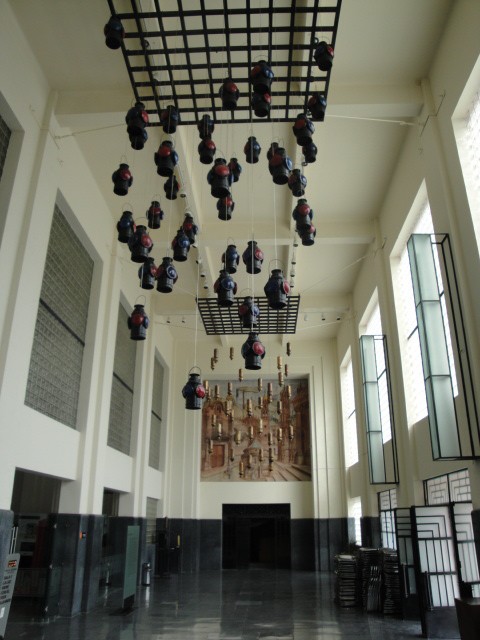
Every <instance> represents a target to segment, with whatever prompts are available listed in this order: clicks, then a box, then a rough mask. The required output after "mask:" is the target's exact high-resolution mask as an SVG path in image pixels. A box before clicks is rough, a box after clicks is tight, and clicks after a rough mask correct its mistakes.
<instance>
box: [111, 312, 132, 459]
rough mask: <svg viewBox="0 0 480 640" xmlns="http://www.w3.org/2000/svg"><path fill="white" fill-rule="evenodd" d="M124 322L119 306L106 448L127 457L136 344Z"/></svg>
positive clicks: (125, 315)
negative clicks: (110, 448)
mask: <svg viewBox="0 0 480 640" xmlns="http://www.w3.org/2000/svg"><path fill="white" fill-rule="evenodd" d="M127 322H128V313H127V312H126V311H125V309H124V308H123V306H122V305H119V310H118V322H117V337H116V342H115V359H114V362H113V381H112V395H111V398H110V419H109V423H108V439H107V444H108V446H109V447H112V448H113V449H116V450H117V451H121V452H122V453H125V454H127V455H130V440H131V434H132V409H133V389H134V384H135V357H136V347H137V343H136V341H135V340H131V339H130V335H129V331H128V328H127Z"/></svg>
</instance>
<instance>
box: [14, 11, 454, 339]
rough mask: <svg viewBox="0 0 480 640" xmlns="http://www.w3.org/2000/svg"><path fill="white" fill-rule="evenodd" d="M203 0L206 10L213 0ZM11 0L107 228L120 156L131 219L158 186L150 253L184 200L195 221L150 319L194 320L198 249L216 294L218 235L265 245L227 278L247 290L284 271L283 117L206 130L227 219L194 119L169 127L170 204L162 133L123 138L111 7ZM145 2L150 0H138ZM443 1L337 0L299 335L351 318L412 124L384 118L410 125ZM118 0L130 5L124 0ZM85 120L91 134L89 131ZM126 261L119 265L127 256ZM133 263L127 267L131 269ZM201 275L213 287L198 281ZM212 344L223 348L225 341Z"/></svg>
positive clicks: (122, 84)
mask: <svg viewBox="0 0 480 640" xmlns="http://www.w3.org/2000/svg"><path fill="white" fill-rule="evenodd" d="M211 1H212V2H216V1H217V0H211ZM285 1H286V0H282V5H283V4H285ZM326 1H327V0H324V1H323V2H321V4H323V3H324V2H325V3H326ZM262 3H263V4H264V5H265V6H268V0H252V6H254V7H257V6H259V7H260V6H262ZM206 4H207V6H209V4H210V3H209V0H207V3H206ZM287 4H288V2H287ZM10 5H11V7H12V9H13V11H14V13H15V14H16V16H17V19H18V21H19V24H20V26H21V28H22V29H23V31H24V33H25V35H26V37H27V40H28V42H29V43H30V46H31V47H32V49H33V51H34V53H35V55H36V57H37V60H38V62H39V64H40V66H41V67H42V69H43V71H44V73H45V75H46V77H47V79H48V81H49V83H50V85H51V87H52V88H53V89H56V90H57V91H58V102H57V116H58V120H59V122H60V124H61V125H62V127H68V129H66V130H64V131H62V133H65V132H74V134H75V137H76V140H77V141H78V144H79V145H80V148H81V150H82V152H83V153H84V155H85V157H86V160H87V162H88V164H89V166H90V168H91V170H92V173H93V175H95V176H96V178H97V180H98V184H99V187H100V189H101V190H102V192H103V193H104V195H105V199H106V201H107V202H108V204H109V206H110V208H111V212H112V229H113V226H114V223H115V222H116V220H117V219H118V218H119V217H120V214H121V211H122V209H123V208H124V204H125V203H124V202H123V199H120V198H118V197H117V196H115V195H114V194H113V192H112V183H111V174H112V172H113V171H114V170H115V169H116V168H117V167H118V164H119V162H120V158H121V156H122V155H123V154H126V156H127V159H128V162H129V164H130V167H131V169H132V173H133V175H134V180H135V184H134V186H135V188H132V190H131V194H129V196H128V197H127V200H128V202H129V203H130V204H131V205H132V208H133V211H134V212H135V213H136V216H137V217H140V216H142V215H144V214H145V211H146V209H147V208H148V205H149V203H150V201H151V200H152V199H153V198H154V195H155V194H160V199H161V202H162V207H163V209H164V211H165V214H166V219H165V221H164V222H163V223H162V227H161V229H160V230H158V231H152V237H153V239H154V242H155V247H154V250H153V252H152V255H153V256H155V258H156V261H157V262H159V261H160V260H161V258H162V257H163V255H167V253H166V252H167V250H168V246H169V244H170V242H171V240H172V238H173V236H174V235H175V232H176V230H177V228H178V227H179V226H180V224H181V220H182V219H183V213H184V209H185V206H186V205H188V207H189V208H190V210H191V211H192V212H193V215H194V217H195V219H196V221H197V223H198V224H199V226H200V228H201V233H200V235H199V238H198V250H197V249H192V251H191V253H192V258H191V259H189V260H188V262H187V263H183V264H179V263H176V267H177V270H178V272H179V281H178V283H177V285H176V287H175V288H176V291H174V292H173V293H172V294H169V295H165V294H160V293H157V292H156V291H154V292H152V293H151V294H149V295H153V296H154V308H155V312H156V314H158V317H156V318H155V321H156V322H166V320H167V317H170V320H171V324H170V326H175V325H178V332H177V335H179V336H181V337H182V338H184V337H185V329H190V330H191V329H192V328H193V326H194V324H195V313H196V307H195V302H194V300H195V294H196V288H197V284H196V276H197V265H196V264H195V260H194V258H195V257H197V255H199V256H200V257H201V259H202V265H201V268H202V269H205V271H206V274H207V276H206V278H205V279H201V280H200V292H201V295H203V294H205V295H214V294H213V291H212V289H213V282H214V281H215V279H216V278H217V276H218V271H219V269H220V268H221V255H222V253H223V251H224V249H225V247H226V244H227V239H230V241H233V242H234V244H236V245H237V248H238V249H239V252H240V253H242V252H243V250H244V248H245V247H246V242H247V240H249V239H251V238H252V235H254V237H255V239H256V240H257V241H258V243H259V245H260V246H261V248H262V249H263V250H264V253H265V262H264V268H263V271H262V273H261V274H260V275H257V276H256V277H255V279H252V278H251V277H247V275H246V274H245V272H244V268H243V265H241V266H240V268H239V271H238V272H237V274H236V275H235V276H234V277H235V279H236V280H237V283H238V289H239V291H244V290H245V289H250V291H251V290H252V289H253V291H254V293H255V295H263V287H264V285H265V283H266V281H267V279H268V270H269V264H270V263H271V261H272V260H275V259H277V260H280V262H281V263H282V265H283V268H284V271H285V273H286V274H289V273H290V269H291V265H290V263H291V260H292V255H293V247H292V245H293V237H294V233H293V229H294V224H293V221H292V216H291V214H292V210H293V208H294V206H295V204H296V199H295V198H292V195H291V193H290V191H289V189H288V187H287V186H277V187H275V188H274V185H273V182H272V180H271V177H270V175H269V173H268V168H267V165H266V157H265V154H266V151H267V149H268V146H269V144H270V143H271V142H272V141H274V140H277V141H281V142H283V145H284V146H285V147H286V149H287V151H288V152H289V154H290V156H291V158H292V160H293V161H294V163H295V164H296V165H297V166H299V163H300V162H301V156H300V147H298V146H297V145H296V143H295V139H294V137H293V134H292V131H291V129H292V124H290V123H288V124H287V123H278V122H277V123H275V122H274V123H271V122H270V123H268V122H265V121H262V120H259V119H255V120H254V122H253V123H252V124H251V125H250V124H235V125H227V124H222V125H219V126H217V128H216V129H215V133H214V135H213V138H214V140H215V142H216V145H217V149H218V150H219V151H221V152H222V154H223V155H224V156H225V157H226V158H227V160H228V158H230V157H231V156H233V155H236V156H237V157H238V158H239V160H240V163H241V164H242V166H243V173H242V176H241V179H240V182H239V183H237V184H236V185H234V189H233V197H234V200H235V211H234V215H233V219H232V221H231V222H223V221H220V220H218V218H217V211H216V199H214V198H213V197H212V196H211V195H210V193H209V191H210V188H209V185H208V184H207V182H206V174H207V172H208V170H209V168H210V167H209V166H208V165H202V164H201V163H200V162H199V160H198V153H197V145H198V143H199V141H200V139H199V136H198V132H197V130H196V128H195V127H192V126H184V127H179V129H178V131H177V134H176V136H175V145H176V148H177V151H178V153H179V155H180V165H181V175H182V178H183V185H182V186H183V187H184V189H185V191H186V194H187V198H186V199H180V198H179V199H177V200H176V201H175V202H173V203H171V202H169V201H168V200H166V199H165V197H164V192H163V182H164V179H163V178H159V177H158V176H157V175H156V172H155V166H154V163H153V153H154V151H155V150H156V148H157V147H158V144H159V141H160V139H161V136H162V134H163V132H162V130H161V129H160V128H158V127H155V128H150V129H149V141H148V142H147V145H146V146H145V149H144V150H143V151H135V152H134V151H132V150H131V149H130V146H129V143H128V137H127V134H126V130H125V129H126V127H125V124H124V117H125V113H126V111H127V110H128V109H129V108H130V106H131V105H132V91H131V88H130V84H129V79H128V75H127V72H126V69H125V66H124V62H123V58H122V55H121V53H120V52H118V51H111V50H109V49H107V47H106V46H105V44H104V37H103V25H104V24H105V23H106V22H107V20H108V18H109V15H110V13H109V9H108V3H107V0H82V2H77V1H76V0H42V2H39V1H38V0H10ZM141 5H142V7H143V8H145V7H146V6H148V2H147V0H144V1H143V2H142V3H141ZM451 5H452V0H421V1H419V0H401V1H400V2H399V1H398V0H343V3H342V9H341V12H340V21H339V29H338V36H337V41H336V49H335V60H334V66H333V69H332V74H331V84H330V89H329V101H328V107H327V117H326V119H325V122H324V123H316V132H315V135H314V142H315V144H316V145H317V147H318V150H319V151H318V156H317V161H316V163H314V164H310V165H308V166H307V167H305V175H306V177H307V179H308V186H307V191H306V197H307V199H308V202H309V204H310V206H311V207H312V209H313V210H314V212H315V217H314V224H315V225H316V228H317V238H316V242H315V245H314V246H312V247H302V246H301V245H300V246H299V247H298V249H297V250H296V267H295V271H296V275H295V288H294V290H293V292H292V293H293V294H295V295H298V294H300V295H301V308H300V314H299V323H298V332H297V336H296V337H295V340H296V339H307V338H308V339H312V338H323V337H331V336H334V335H335V334H336V331H337V329H338V325H339V322H341V320H340V321H338V320H337V318H341V319H345V318H347V317H348V315H349V311H350V310H349V304H350V303H349V294H350V293H351V292H352V289H353V287H354V284H355V280H356V277H357V275H358V271H359V269H360V267H361V264H362V258H363V256H365V254H366V252H367V251H369V243H370V242H371V241H372V239H373V229H374V220H375V218H376V217H377V216H378V214H379V210H380V207H381V204H382V202H383V200H384V197H385V193H386V190H387V188H388V184H389V181H390V179H391V176H392V173H393V171H394V168H395V164H396V162H397V158H398V154H399V151H400V149H401V146H402V143H403V141H404V138H405V135H406V133H407V130H408V129H409V128H410V127H409V126H401V125H400V124H396V123H392V122H386V121H385V120H400V121H404V122H407V123H414V122H415V117H416V116H417V115H418V114H419V111H420V108H421V92H420V88H419V80H420V79H422V78H423V77H425V76H426V75H427V74H428V69H429V66H430V64H431V61H432V57H433V55H434V52H435V49H436V46H437V44H438V41H439V38H440V37H441V34H442V30H443V28H444V25H445V21H446V19H447V16H448V13H449V10H450V7H451ZM125 7H126V9H127V10H131V5H130V3H128V2H126V0H125ZM231 24H234V19H232V21H231ZM314 88H315V87H314ZM216 90H218V87H216ZM243 99H244V100H246V99H248V98H247V96H243ZM112 125H119V126H118V127H112ZM91 129H94V131H90V132H87V131H88V130H91ZM250 135H255V136H256V137H257V138H258V140H259V142H260V144H261V146H262V154H261V159H260V162H259V163H258V164H256V165H249V164H247V163H246V162H245V156H244V153H243V146H244V144H245V142H246V140H247V138H248V136H250ZM120 200H122V201H120ZM120 250H121V251H124V249H123V247H122V248H120ZM125 261H126V262H129V257H128V252H125ZM131 268H132V269H134V270H136V269H138V265H133V264H132V266H131ZM205 282H206V283H208V285H209V287H210V288H209V290H203V284H204V283H205ZM305 314H306V315H307V318H306V320H305V319H304V317H305ZM323 317H325V320H322V318H323ZM182 318H185V323H183V322H182ZM280 338H281V337H280ZM212 342H214V343H215V344H217V343H219V339H218V338H212ZM237 342H238V340H237ZM222 343H223V344H229V339H228V338H227V339H226V341H225V340H224V341H223V342H222Z"/></svg>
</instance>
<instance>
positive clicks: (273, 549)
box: [222, 504, 290, 569]
mask: <svg viewBox="0 0 480 640" xmlns="http://www.w3.org/2000/svg"><path fill="white" fill-rule="evenodd" d="M222 566H223V568H224V569H248V568H255V567H263V568H272V569H289V568H290V505H281V504H280V505H255V504H253V505H223V536H222Z"/></svg>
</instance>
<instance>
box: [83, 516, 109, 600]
mask: <svg viewBox="0 0 480 640" xmlns="http://www.w3.org/2000/svg"><path fill="white" fill-rule="evenodd" d="M104 521H105V517H104V516H88V525H87V554H86V558H85V574H84V580H83V595H82V611H84V612H85V611H90V610H91V609H93V608H94V607H95V606H96V605H97V604H98V603H99V599H100V594H99V585H100V578H101V572H102V542H103V528H104Z"/></svg>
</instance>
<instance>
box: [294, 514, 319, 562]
mask: <svg viewBox="0 0 480 640" xmlns="http://www.w3.org/2000/svg"><path fill="white" fill-rule="evenodd" d="M290 544H291V547H290V549H291V556H290V558H291V568H292V569H294V570H296V571H314V570H315V525H314V520H312V519H311V518H298V519H295V520H290Z"/></svg>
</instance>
